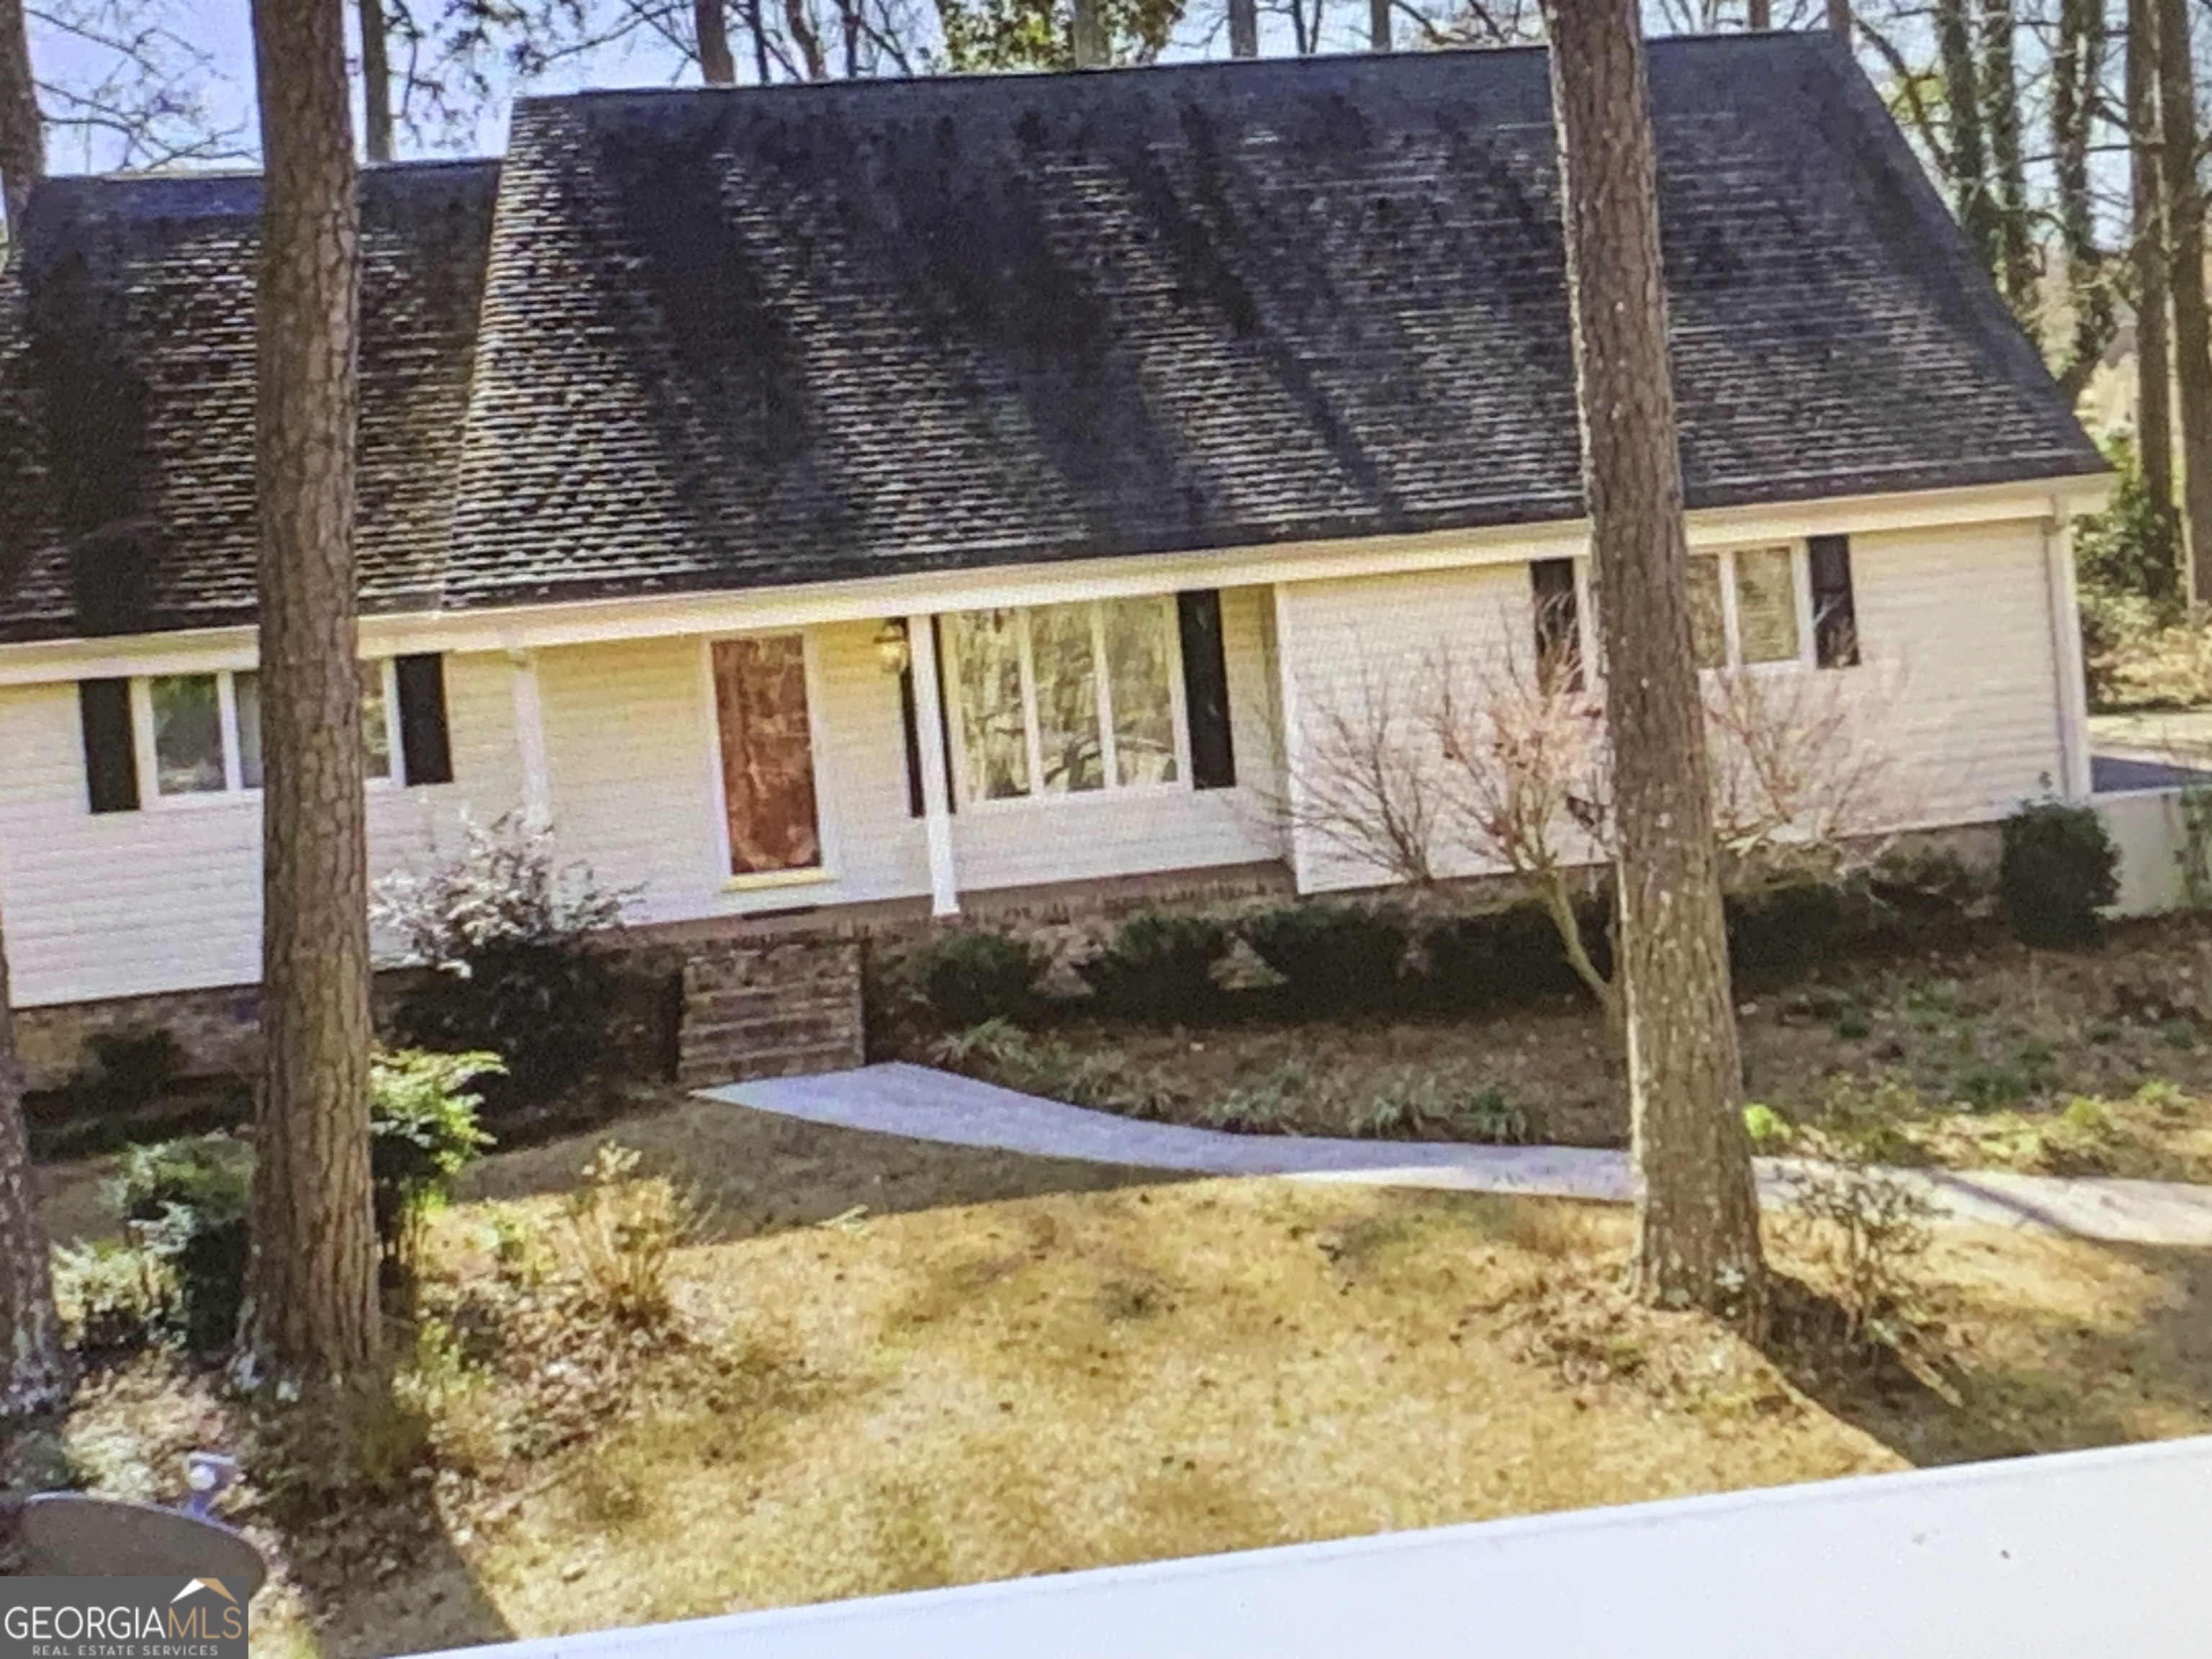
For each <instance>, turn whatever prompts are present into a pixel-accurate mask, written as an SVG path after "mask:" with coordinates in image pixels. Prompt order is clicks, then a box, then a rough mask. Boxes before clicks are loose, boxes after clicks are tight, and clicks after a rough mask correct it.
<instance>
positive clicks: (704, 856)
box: [536, 639, 723, 921]
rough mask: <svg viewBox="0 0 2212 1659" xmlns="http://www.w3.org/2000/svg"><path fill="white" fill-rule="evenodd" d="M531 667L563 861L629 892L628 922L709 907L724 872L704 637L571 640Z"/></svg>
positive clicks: (554, 824)
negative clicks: (705, 680)
mask: <svg viewBox="0 0 2212 1659" xmlns="http://www.w3.org/2000/svg"><path fill="white" fill-rule="evenodd" d="M536 665H537V668H536V671H537V675H538V698H539V705H540V708H541V709H542V711H543V712H542V718H543V720H544V739H545V755H546V762H547V769H548V772H549V774H550V776H549V780H548V781H549V783H550V808H551V815H552V829H553V836H554V841H555V844H556V846H557V848H559V853H560V857H561V859H562V862H564V863H568V864H580V865H584V866H589V868H590V870H591V872H592V876H593V878H595V879H596V880H597V881H598V882H599V884H601V885H602V886H605V887H610V888H616V889H621V890H628V891H631V892H633V893H634V895H635V896H634V899H633V902H632V907H631V909H630V911H629V920H631V921H673V920H678V919H681V918H685V917H690V916H696V915H711V914H713V912H714V901H715V900H716V899H718V898H719V897H720V892H721V877H722V873H723V872H720V871H719V870H718V867H717V861H716V852H715V847H716V842H715V822H714V812H715V804H714V792H713V783H712V779H713V773H712V765H713V759H712V757H713V750H712V748H711V747H710V745H711V744H712V743H713V740H714V727H713V725H712V723H711V714H710V711H709V709H708V704H707V696H706V688H705V685H704V683H703V678H702V667H701V657H700V646H699V644H698V642H697V641H695V640H684V639H674V640H650V641H622V642H618V643H613V644H608V645H591V646H574V647H568V648H565V649H562V650H556V651H542V652H539V653H538V654H537V658H536Z"/></svg>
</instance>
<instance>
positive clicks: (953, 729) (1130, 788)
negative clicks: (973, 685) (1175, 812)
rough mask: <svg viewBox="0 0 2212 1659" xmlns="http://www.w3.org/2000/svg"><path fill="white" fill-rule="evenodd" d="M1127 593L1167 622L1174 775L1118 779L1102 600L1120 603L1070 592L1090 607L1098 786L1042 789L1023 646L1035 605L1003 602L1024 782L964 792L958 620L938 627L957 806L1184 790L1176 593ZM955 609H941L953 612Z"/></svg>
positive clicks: (1031, 673) (1026, 806)
mask: <svg viewBox="0 0 2212 1659" xmlns="http://www.w3.org/2000/svg"><path fill="white" fill-rule="evenodd" d="M1133 597H1135V598H1139V599H1152V600H1153V601H1154V602H1155V603H1156V604H1158V606H1159V607H1160V611H1161V613H1162V615H1163V617H1164V621H1165V625H1166V628H1167V641H1168V648H1167V671H1168V719H1169V721H1170V726H1171V727H1172V729H1173V732H1174V734H1175V755H1176V775H1175V780H1174V781H1172V782H1170V783H1121V782H1119V781H1117V780H1119V778H1120V777H1121V768H1120V765H1119V762H1120V758H1121V753H1120V750H1119V748H1118V747H1117V746H1116V745H1117V739H1116V738H1115V733H1114V728H1113V725H1112V721H1113V714H1114V687H1113V677H1112V676H1111V674H1110V673H1109V671H1108V666H1107V660H1106V606H1107V605H1109V604H1126V603H1127V599H1113V600H1108V599H1077V600H1074V601H1072V603H1073V604H1077V605H1088V606H1089V607H1090V609H1091V673H1092V676H1093V678H1094V682H1095V685H1096V690H1097V700H1098V715H1099V719H1100V720H1101V721H1102V722H1103V724H1102V726H1101V727H1100V731H1099V754H1100V757H1101V759H1100V763H1101V765H1102V767H1103V769H1104V776H1105V779H1106V781H1105V784H1104V786H1103V787H1101V788H1097V789H1074V790H1057V791H1054V790H1048V789H1045V788H1044V787H1042V784H1043V780H1044V757H1043V747H1044V742H1043V735H1042V731H1041V729H1040V726H1039V724H1038V720H1037V693H1036V662H1035V659H1034V657H1033V655H1032V653H1031V651H1030V611H1034V610H1036V609H1037V608H1038V607H1036V606H1035V605H1008V606H1006V607H1004V608H1005V609H1006V610H1009V611H1012V612H1013V615H1014V637H1015V641H1016V642H1017V648H1018V661H1019V663H1020V665H1021V676H1022V723H1023V726H1022V739H1023V744H1024V755H1025V756H1026V757H1027V760H1028V763H1029V780H1030V787H1029V788H1028V789H1027V790H1025V791H1024V793H1021V794H1018V795H971V794H970V793H969V789H968V780H969V775H970V772H971V770H972V769H971V768H970V767H969V758H970V757H969V752H968V731H967V726H968V722H967V720H966V719H965V717H964V714H963V707H962V702H961V698H962V695H963V689H962V686H961V683H960V672H959V648H960V647H959V641H958V629H957V626H953V627H948V628H946V629H945V640H946V649H945V654H944V659H943V660H941V661H940V662H939V665H938V671H939V673H940V674H941V675H942V676H943V677H944V678H945V682H946V685H945V693H946V695H945V721H946V725H947V728H948V731H947V735H948V736H950V737H951V740H952V760H953V774H954V775H953V776H952V778H951V780H950V781H951V786H952V795H953V799H955V800H956V801H957V802H958V803H959V806H960V810H961V811H963V812H966V811H975V812H983V813H991V812H1006V811H1013V812H1020V811H1030V810H1032V809H1034V808H1036V807H1047V808H1050V809H1054V810H1058V809H1060V808H1066V809H1070V810H1073V811H1082V810H1084V808H1085V807H1086V806H1091V805H1097V803H1099V802H1101V801H1112V800H1127V799H1130V798H1132V797H1138V796H1152V797H1160V796H1165V795H1170V794H1178V793H1190V791H1191V790H1192V788H1193V785H1192V783H1191V781H1190V720H1189V717H1188V712H1187V710H1186V708H1185V707H1184V698H1183V671H1182V626H1181V624H1180V622H1179V619H1178V618H1177V617H1176V602H1175V595H1174V594H1172V593H1160V594H1138V595H1134V596H1133ZM958 614H959V613H958V612H948V613H947V615H948V616H957V615H958Z"/></svg>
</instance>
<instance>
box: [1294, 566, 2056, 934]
mask: <svg viewBox="0 0 2212 1659" xmlns="http://www.w3.org/2000/svg"><path fill="white" fill-rule="evenodd" d="M1851 562H1852V577H1853V585H1854V589H1855V595H1856V599H1857V617H1858V626H1859V634H1860V638H1861V641H1862V647H1863V658H1864V662H1863V665H1862V666H1860V667H1858V668H1856V669H1850V670H1838V671H1818V672H1819V673H1820V677H1821V681H1822V683H1823V684H1833V685H1835V686H1836V687H1837V688H1838V693H1839V695H1843V696H1846V697H1848V698H1849V699H1850V702H1852V703H1853V704H1855V705H1856V707H1855V708H1854V711H1853V712H1854V716H1855V718H1856V720H1857V729H1858V730H1859V732H1861V733H1862V734H1863V736H1864V737H1865V738H1868V739H1869V740H1871V741H1873V742H1875V743H1878V744H1881V746H1882V747H1883V748H1884V749H1886V750H1888V751H1889V752H1890V753H1891V754H1892V755H1893V766H1892V767H1891V768H1890V769H1888V770H1887V773H1886V774H1885V775H1884V776H1883V777H1882V778H1881V780H1880V781H1879V783H1878V785H1877V786H1875V787H1878V788H1879V790H1880V792H1881V793H1880V797H1879V798H1880V799H1881V804H1882V805H1881V817H1882V818H1883V819H1884V821H1886V822H1887V823H1892V824H1894V825H1895V826H1896V827H1899V828H1903V827H1908V826H1917V825H1936V824H1951V823H1977V822H1985V821H1988V820H1990V819H1993V818H1997V817H2002V816H2003V815H2004V814H2006V813H2007V812H2008V811H2011V810H2012V809H2013V808H2014V807H2015V805H2018V804H2019V803H2020V802H2021V801H2022V800H2023V799H2030V798H2033V797H2036V796H2039V795H2042V794H2044V793H2046V792H2048V791H2051V790H2053V789H2056V788H2057V787H2061V784H2062V781H2061V774H2060V768H2061V748H2060V742H2059V723H2058V721H2059V716H2058V684H2057V668H2056V665H2055V664H2056V660H2057V659H2056V647H2055V644H2054V639H2053V634H2052V628H2051V604H2050V598H2049V591H2050V590H2049V586H2048V581H2047V578H2046V566H2045V544H2044V538H2043V532H2042V531H2041V529H2040V527H2039V526H2036V525H2034V524H2008V525H1990V526H1967V527H1963V528H1955V529H1942V530H1923V531H1916V532H1893V533H1885V534H1882V535H1875V536H1863V537H1857V538H1853V541H1852V545H1851ZM1277 594H1278V604H1277V613H1278V627H1279V630H1280V633H1281V636H1282V638H1281V646H1280V649H1281V653H1282V658H1283V661H1284V664H1285V668H1284V679H1285V688H1284V696H1285V702H1286V706H1288V707H1289V708H1290V709H1291V715H1290V719H1289V721H1288V728H1289V732H1290V742H1291V745H1292V752H1293V753H1294V754H1297V755H1300V756H1302V757H1304V758H1303V760H1302V761H1301V762H1300V763H1294V764H1293V766H1292V767H1291V773H1292V777H1293V781H1295V780H1296V779H1297V776H1298V775H1299V773H1300V768H1301V766H1302V765H1303V766H1304V767H1307V768H1310V767H1311V766H1313V765H1314V764H1316V762H1315V760H1314V759H1313V750H1314V738H1313V733H1312V731H1311V729H1310V728H1312V727H1314V726H1316V724H1317V719H1318V715H1317V711H1319V710H1322V709H1326V708H1336V709H1339V710H1346V711H1348V710H1353V709H1358V708H1361V707H1364V699H1366V698H1367V697H1369V696H1376V697H1386V696H1387V697H1390V698H1392V699H1393V700H1394V701H1395V702H1399V703H1402V702H1405V701H1406V700H1407V693H1408V691H1409V688H1410V687H1411V685H1412V684H1413V682H1415V681H1417V680H1418V679H1419V676H1420V674H1421V672H1422V670H1423V668H1424V666H1425V664H1426V663H1427V662H1429V661H1430V660H1431V659H1432V658H1433V657H1434V656H1435V655H1436V653H1439V652H1449V653H1452V654H1453V656H1454V657H1455V658H1457V659H1461V660H1471V659H1480V658H1482V657H1483V656H1484V655H1486V654H1487V655H1489V656H1490V657H1491V658H1492V659H1493V660H1496V659H1498V653H1502V652H1504V651H1506V650H1509V649H1510V650H1512V651H1514V652H1515V653H1518V655H1519V658H1520V659H1521V660H1522V661H1523V662H1525V661H1526V660H1527V659H1528V653H1529V652H1531V651H1532V650H1533V647H1534V634H1533V629H1534V623H1533V617H1532V615H1531V611H1530V599H1529V589H1528V574H1527V567H1526V566H1524V565H1505V566H1491V567H1482V568H1467V569H1461V570H1455V571H1444V572H1440V573H1436V574H1418V575H1401V576H1388V577H1375V578H1367V579H1362V580H1349V581H1341V582H1299V583H1295V584H1288V585H1285V586H1283V587H1280V588H1279V589H1278V590H1277ZM1803 671H1804V672H1814V671H1813V670H1809V669H1808V670H1803ZM1831 675H1832V676H1834V678H1832V679H1831V678H1830V677H1831ZM1399 735H1400V739H1401V743H1402V744H1405V745H1407V746H1408V747H1418V745H1419V743H1420V741H1421V739H1420V736H1419V733H1418V732H1414V731H1412V730H1402V731H1401V732H1400V734H1399ZM1293 839H1294V841H1295V842H1296V846H1295V848H1294V850H1293V857H1292V864H1293V868H1294V870H1295V872H1296V874H1297V879H1298V884H1299V886H1300V888H1301V889H1302V890H1308V891H1315V890H1329V889H1341V888H1348V887H1357V886H1364V885H1373V884H1377V883H1380V882H1383V881H1385V880H1387V879H1389V874H1388V872H1387V871H1386V870H1385V869H1383V867H1381V866H1378V865H1376V864H1374V863H1371V862H1369V863H1362V862H1359V861H1358V860H1353V859H1351V858H1349V857H1348V856H1346V854H1344V853H1343V852H1342V851H1341V850H1340V848H1333V847H1331V846H1330V845H1329V843H1328V840H1327V838H1326V837H1325V836H1322V835H1320V834H1318V833H1316V831H1315V830H1313V829H1302V830H1301V831H1300V832H1299V833H1298V834H1297V836H1295V837H1294V838H1293ZM1440 862H1441V866H1442V870H1441V872H1442V873H1444V874H1448V875H1455V874H1466V873H1472V872H1474V871H1475V870H1476V869H1478V868H1479V867H1480V866H1475V865H1474V864H1473V863H1472V862H1471V861H1468V860H1459V861H1457V862H1455V861H1454V860H1451V859H1450V858H1449V857H1447V858H1445V859H1443V860H1441V861H1440Z"/></svg>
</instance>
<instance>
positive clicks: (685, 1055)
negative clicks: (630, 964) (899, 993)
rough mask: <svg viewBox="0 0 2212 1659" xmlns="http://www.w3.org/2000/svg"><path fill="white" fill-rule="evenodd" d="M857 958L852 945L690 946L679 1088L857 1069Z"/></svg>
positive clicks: (862, 1040) (862, 1056) (819, 941)
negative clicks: (853, 1067)
mask: <svg viewBox="0 0 2212 1659" xmlns="http://www.w3.org/2000/svg"><path fill="white" fill-rule="evenodd" d="M861 950H862V947H861V945H860V941H859V940H857V939H829V938H812V939H779V940H775V941H773V942H769V943H762V944H753V945H741V944H715V945H696V946H693V947H691V951H690V957H689V958H688V960H687V961H686V962H685V963H684V1024H683V1029H682V1030H681V1032H680V1034H679V1036H678V1042H677V1061H676V1080H677V1082H678V1085H680V1086H682V1087H684V1088H686V1089H701V1088H711V1087H714V1086H715V1085H719V1084H724V1083H742V1082H744V1081H745V1080H747V1079H751V1078H763V1077H799V1076H805V1075H808V1074H811V1073H821V1072H836V1071H843V1070H845V1069H847V1068H848V1067H850V1066H859V1065H860V1064H862V1063H863V1062H864V1061H865V1060H866V1026H865V1023H864V1019H863V1016H862V1013H861V994H860V978H861V960H862V958H861Z"/></svg>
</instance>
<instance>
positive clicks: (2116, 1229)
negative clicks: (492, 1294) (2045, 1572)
mask: <svg viewBox="0 0 2212 1659" xmlns="http://www.w3.org/2000/svg"><path fill="white" fill-rule="evenodd" d="M701 1092H702V1093H703V1094H704V1095H706V1096H707V1097H708V1098H709V1099H714V1100H720V1101H726V1102H727V1103H730V1104H732V1105H736V1106H749V1107H751V1108H753V1109H756V1110H758V1111H763V1112H776V1113H780V1114H781V1115H784V1116H786V1117H796V1118H804V1119H805V1120H806V1121H808V1122H810V1123H823V1124H829V1125H833V1126H835V1127H838V1128H844V1129H869V1130H873V1131H875V1132H876V1133H880V1134H892V1135H903V1136H905V1137H906V1138H907V1139H910V1140H933V1141H939V1142H942V1143H944V1144H945V1145H948V1146H987V1147H993V1148H996V1149H997V1150H1000V1151H1002V1152H1027V1153H1030V1154H1032V1155H1034V1156H1036V1157H1039V1158H1075V1159H1078V1160H1079V1161H1081V1162H1084V1163H1089V1164H1127V1165H1129V1166H1131V1167H1133V1168H1136V1169H1142V1170H1169V1171H1176V1172H1179V1173H1188V1174H1194V1175H1213V1176H1289V1177H1291V1178H1293V1179H1296V1180H1302V1181H1343V1182H1358V1183H1362V1184H1364V1185H1370V1186H1389V1187H1426V1188H1440V1189H1447V1190H1451V1191H1457V1192H1478V1193H1512V1194H1521V1195H1522V1196H1525V1197H1530V1198H1577V1199H1589V1200H1597V1201H1600V1202H1604V1203H1616V1204H1618V1203H1626V1202H1628V1201H1629V1200H1631V1199H1632V1198H1633V1197H1634V1196H1635V1190H1636V1189H1635V1176H1634V1172H1633V1170H1632V1169H1631V1167H1630V1164H1629V1160H1628V1155H1627V1154H1626V1152H1607V1151H1602V1150H1600V1149H1596V1148H1592V1147H1581V1146H1467V1145H1463V1144H1461V1143H1458V1142H1454V1141H1389V1140H1328V1139H1318V1138H1308V1137H1304V1136H1297V1135H1247V1134H1232V1133H1227V1132H1225V1131H1222V1130H1218V1129H1193V1128H1186V1127H1182V1126H1180V1125H1176V1124H1169V1123H1145V1122H1140V1121H1137V1120H1136V1119H1133V1118H1126V1117H1117V1116H1115V1115H1114V1114H1112V1113H1110V1112H1094V1111H1088V1110H1085V1109H1084V1108H1082V1107H1079V1106H1068V1105H1063V1104H1062V1103H1060V1102H1059V1101H1055V1100H1042V1099H1039V1098H1038V1097H1036V1096H1034V1095H1024V1094H1017V1093H1015V1092H1014V1091H1012V1090H1011V1089H1001V1088H999V1087H997V1086H996V1085H993V1084H988V1083H979V1082H977V1081H976V1080H975V1079H973V1078H965V1077H957V1076H955V1075H953V1074H952V1073H947V1072H939V1071H933V1070H931V1069H930V1068H929V1067H928V1066H909V1065H905V1064H903V1063H897V1062H894V1063H892V1064H890V1065H884V1066H863V1067H861V1068H860V1070H858V1071H852V1072H836V1073H830V1074H829V1075H828V1076H826V1077H807V1078H784V1079H775V1080H771V1081H764V1082H759V1083H737V1084H732V1085H728V1086H726V1087H725V1088H720V1089H708V1090H703V1091H701ZM1789 1170H1790V1165H1789V1164H1788V1162H1787V1161H1786V1160H1780V1159H1772V1158H1762V1159H1760V1160H1759V1184H1760V1189H1761V1191H1762V1193H1764V1194H1765V1195H1767V1196H1768V1197H1770V1198H1780V1197H1782V1196H1784V1193H1785V1191H1786V1188H1787V1183H1788V1177H1789ZM1899 1175H1900V1176H1903V1177H1904V1178H1905V1180H1907V1181H1909V1182H1912V1183H1913V1184H1914V1185H1916V1186H1917V1187H1919V1188H1921V1189H1922V1190H1923V1192H1924V1193H1926V1194H1927V1195H1928V1197H1929V1200H1931V1201H1932V1202H1933V1203H1934V1204H1935V1205H1936V1207H1937V1209H1938V1211H1939V1212H1941V1213H1942V1214H1943V1215H1945V1216H1947V1217H1949V1218H1953V1219H1955V1220H1960V1221H1974V1222H1981V1223H1985V1224H1990V1225H1997V1226H2010V1227H2023V1228H2028V1229H2031V1230H2034V1231H2046V1232H2061V1233H2071V1234H2074V1235H2075V1236H2076V1237H2081V1238H2093V1239H2100V1240H2103V1241H2106V1242H2107V1243H2119V1244H2164V1245H2178V1246H2193V1247H2198V1248H2212V1187H2194V1186H2189V1185H2185V1184H2184V1183H2182V1182H2166V1181H2113V1180H2059V1179H2057V1178H2054V1177H2051V1176H2026V1175H2013V1174H2009V1173H2005V1172H2002V1171H1996V1170H1991V1171H1985V1172H1982V1171H1978V1172H1974V1173H1971V1174H1970V1173H1966V1172H1963V1171H1956V1170H1900V1171H1899Z"/></svg>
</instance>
